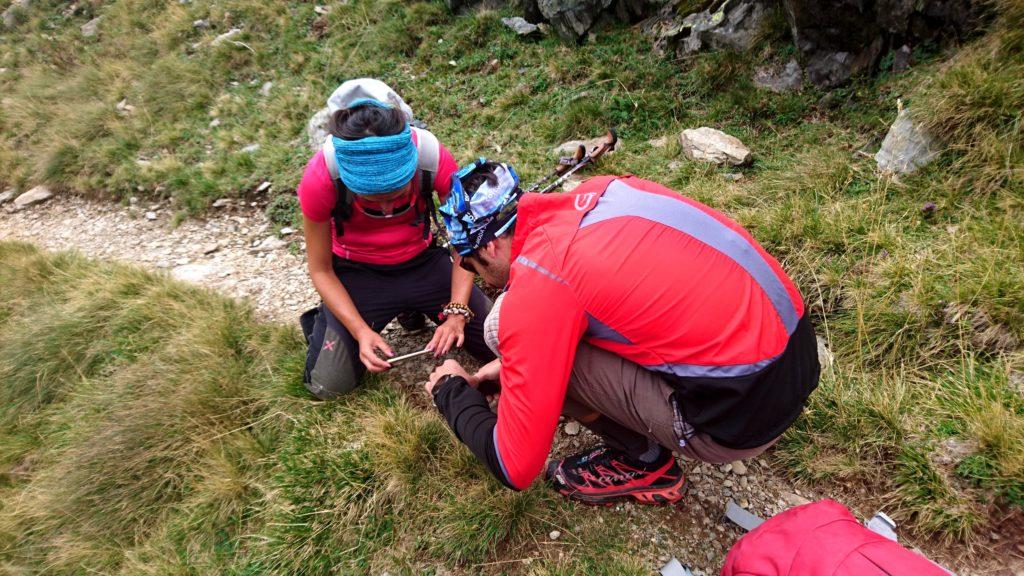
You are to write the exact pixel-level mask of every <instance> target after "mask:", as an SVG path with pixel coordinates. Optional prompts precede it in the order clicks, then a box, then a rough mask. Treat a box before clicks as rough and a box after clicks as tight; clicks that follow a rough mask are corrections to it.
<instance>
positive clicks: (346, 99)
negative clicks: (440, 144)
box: [327, 78, 412, 122]
mask: <svg viewBox="0 0 1024 576" xmlns="http://www.w3.org/2000/svg"><path fill="white" fill-rule="evenodd" d="M360 98H373V99H374V100H380V101H381V102H386V103H388V104H391V105H392V106H395V107H396V108H398V109H400V110H401V111H402V112H404V113H405V117H406V119H407V120H408V121H409V122H412V108H410V107H409V105H408V104H406V103H405V100H403V99H402V97H401V96H399V95H398V92H395V91H394V90H392V89H391V87H390V86H388V85H387V84H385V83H383V82H381V81H380V80H377V79H376V78H356V79H354V80H346V81H344V82H342V83H341V86H338V88H337V89H336V90H335V91H334V92H333V93H332V94H331V97H330V98H328V99H327V108H328V109H329V110H330V111H331V114H334V113H335V112H337V111H338V110H341V109H343V108H348V105H349V103H350V102H353V101H355V100H358V99H360Z"/></svg>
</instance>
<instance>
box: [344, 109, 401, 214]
mask: <svg viewBox="0 0 1024 576" xmlns="http://www.w3.org/2000/svg"><path fill="white" fill-rule="evenodd" d="M357 106H376V107H378V108H391V106H389V105H388V104H385V103H383V102H381V101H379V100H373V99H371V98H360V99H358V100H354V101H353V102H352V103H351V104H349V108H355V107H357ZM332 138H333V141H334V155H335V157H336V158H337V160H338V174H339V175H340V176H341V181H342V182H344V183H345V186H347V187H348V189H349V190H351V191H352V192H353V193H354V194H359V195H361V196H363V195H367V194H385V193H388V192H393V191H395V190H398V189H399V188H401V187H402V186H405V185H406V184H408V183H409V181H410V180H412V177H413V176H415V175H416V164H417V162H418V160H419V150H417V149H416V145H415V144H413V141H412V131H411V130H410V129H409V125H408V124H406V125H405V128H403V129H402V131H401V132H399V133H398V134H393V135H391V136H367V137H365V138H361V139H359V140H343V139H341V138H338V137H337V136H332Z"/></svg>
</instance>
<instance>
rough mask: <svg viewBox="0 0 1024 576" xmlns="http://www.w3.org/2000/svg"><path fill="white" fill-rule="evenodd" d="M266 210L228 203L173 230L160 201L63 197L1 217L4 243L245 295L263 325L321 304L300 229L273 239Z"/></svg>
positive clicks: (292, 317) (5, 212) (288, 318)
mask: <svg viewBox="0 0 1024 576" xmlns="http://www.w3.org/2000/svg"><path fill="white" fill-rule="evenodd" d="M222 202H223V201H222ZM5 208H7V207H5ZM261 208H262V207H261V206H258V205H257V206H251V205H239V204H237V203H226V205H224V206H223V207H222V208H218V209H216V210H215V211H213V212H212V213H211V214H210V215H209V216H208V217H207V218H205V219H201V220H200V219H190V220H185V221H184V222H182V223H181V224H179V225H178V226H173V225H172V218H173V211H171V210H169V209H166V208H165V207H164V206H163V205H161V204H135V205H132V206H121V205H118V204H112V203H109V202H94V201H89V200H85V199H82V198H77V197H72V196H60V197H56V198H54V199H53V200H50V201H49V202H47V203H45V204H42V205H39V206H35V207H31V208H29V209H27V210H22V211H20V212H14V211H12V210H11V209H10V208H7V209H6V210H3V211H2V212H0V240H5V239H7V240H14V239H17V240H25V241H28V242H32V243H33V244H35V245H37V246H39V247H41V248H45V249H48V250H78V251H80V252H81V253H83V254H85V255H86V256H89V257H92V258H100V259H106V260H120V261H122V262H127V263H131V264H137V265H139V266H142V267H144V268H149V269H151V270H164V271H167V272H169V273H170V274H171V275H172V276H174V277H176V278H179V279H182V280H186V281H189V282H194V283H196V284H200V285H202V286H206V287H209V288H213V289H216V290H218V291H220V292H222V293H224V294H227V295H229V296H233V297H235V298H248V299H250V300H251V301H252V303H253V305H254V306H255V307H256V310H257V313H258V314H259V316H260V318H262V319H264V320H274V321H278V322H294V321H295V320H296V319H297V318H298V315H299V314H301V312H302V311H303V310H305V309H307V308H309V307H311V306H314V305H316V304H317V303H318V302H319V300H320V299H319V297H318V296H317V294H316V291H315V290H314V289H313V285H312V283H311V282H310V281H309V276H308V275H307V274H306V261H305V256H304V254H305V243H304V242H303V240H302V233H301V231H295V232H292V233H289V234H284V235H280V234H276V235H275V234H272V226H271V224H270V222H269V221H268V220H267V218H266V216H264V214H263V211H262V209H261ZM284 231H285V232H288V229H285V230H284Z"/></svg>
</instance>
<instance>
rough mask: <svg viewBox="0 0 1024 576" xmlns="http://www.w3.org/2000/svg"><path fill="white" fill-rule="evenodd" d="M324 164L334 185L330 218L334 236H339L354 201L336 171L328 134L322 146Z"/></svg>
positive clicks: (342, 232)
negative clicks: (332, 207) (332, 222)
mask: <svg viewBox="0 0 1024 576" xmlns="http://www.w3.org/2000/svg"><path fill="white" fill-rule="evenodd" d="M322 149H323V152H324V164H326V165H327V171H328V172H329V173H330V174H331V182H333V183H334V192H335V195H336V197H335V200H334V210H332V211H331V217H332V218H333V219H334V234H335V235H336V236H341V235H343V234H344V233H345V220H348V217H349V216H351V215H352V202H353V200H354V198H353V196H352V191H351V190H349V189H348V186H345V183H344V182H342V181H341V172H340V171H339V170H338V157H337V156H336V155H335V154H334V136H331V135H330V134H328V135H327V138H324V144H323V147H322Z"/></svg>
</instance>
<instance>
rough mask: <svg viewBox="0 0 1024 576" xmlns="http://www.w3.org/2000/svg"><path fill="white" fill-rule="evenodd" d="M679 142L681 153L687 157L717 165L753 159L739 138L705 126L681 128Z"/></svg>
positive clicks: (734, 164)
mask: <svg viewBox="0 0 1024 576" xmlns="http://www.w3.org/2000/svg"><path fill="white" fill-rule="evenodd" d="M679 143H680V144H681V145H682V148H683V154H685V155H686V156H688V157H689V158H692V159H694V160H698V161H701V162H710V163H712V164H718V165H719V166H721V165H724V164H728V165H729V166H743V165H745V164H749V163H750V162H751V160H753V159H754V156H753V154H751V152H750V149H749V148H747V147H746V146H745V145H744V144H743V142H740V139H739V138H736V137H735V136H730V135H728V134H726V133H725V132H722V131H721V130H715V129H714V128H708V127H706V126H703V127H700V128H695V129H689V130H683V133H682V134H681V135H680V136H679Z"/></svg>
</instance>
